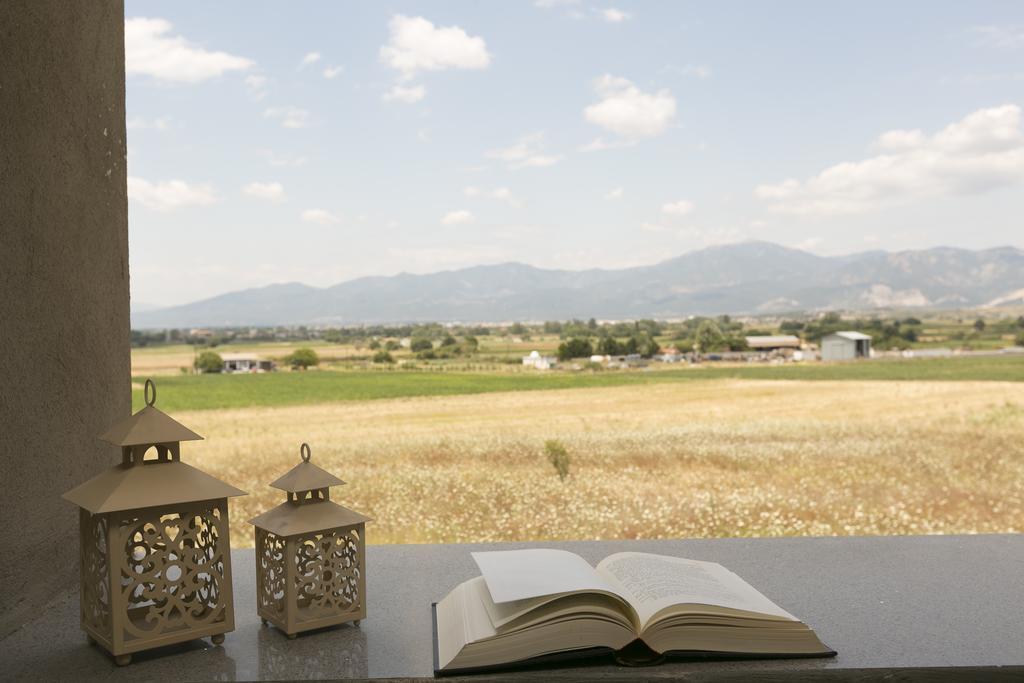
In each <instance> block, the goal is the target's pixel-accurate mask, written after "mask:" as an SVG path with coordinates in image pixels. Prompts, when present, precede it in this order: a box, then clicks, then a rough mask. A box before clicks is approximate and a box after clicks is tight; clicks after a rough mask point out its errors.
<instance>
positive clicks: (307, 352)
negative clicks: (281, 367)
mask: <svg viewBox="0 0 1024 683" xmlns="http://www.w3.org/2000/svg"><path fill="white" fill-rule="evenodd" d="M284 361H285V362H286V363H288V365H290V366H292V367H293V368H301V369H302V370H305V369H307V368H311V367H315V366H317V365H320V356H318V355H316V351H314V350H313V349H310V348H301V349H295V350H294V351H292V352H291V353H290V354H289V355H288V356H286V357H285V359H284Z"/></svg>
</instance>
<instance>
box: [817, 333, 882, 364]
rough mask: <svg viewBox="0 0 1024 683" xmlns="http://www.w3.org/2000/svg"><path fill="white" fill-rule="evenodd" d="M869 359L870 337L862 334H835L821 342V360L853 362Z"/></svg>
mask: <svg viewBox="0 0 1024 683" xmlns="http://www.w3.org/2000/svg"><path fill="white" fill-rule="evenodd" d="M870 357H871V336H870V335H867V334H864V333H862V332H835V333H833V334H829V335H825V337H823V338H822V340H821V359H822V360H824V361H830V360H855V359H857V358H870Z"/></svg>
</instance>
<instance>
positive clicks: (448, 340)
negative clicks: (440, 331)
mask: <svg viewBox="0 0 1024 683" xmlns="http://www.w3.org/2000/svg"><path fill="white" fill-rule="evenodd" d="M458 343H459V342H458V341H457V340H456V339H455V337H453V336H452V335H450V334H446V335H444V339H442V340H441V346H455V345H456V344H458Z"/></svg>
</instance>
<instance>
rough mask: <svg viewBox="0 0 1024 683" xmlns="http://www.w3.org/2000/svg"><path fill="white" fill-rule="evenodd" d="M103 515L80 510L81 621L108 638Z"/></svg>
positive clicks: (107, 577) (107, 579) (107, 589)
mask: <svg viewBox="0 0 1024 683" xmlns="http://www.w3.org/2000/svg"><path fill="white" fill-rule="evenodd" d="M107 525H108V521H107V516H106V515H92V514H89V512H88V511H87V510H84V509H82V510H80V528H81V544H82V552H81V555H80V557H81V562H82V566H81V573H80V576H81V580H82V587H81V603H82V622H83V623H84V624H87V625H88V626H91V627H92V628H94V629H96V630H97V631H99V632H100V633H103V634H105V635H106V637H108V638H109V637H110V634H111V632H112V628H111V626H110V574H109V573H108V572H107V541H108V538H107V535H108V527H107Z"/></svg>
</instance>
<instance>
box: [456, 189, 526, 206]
mask: <svg viewBox="0 0 1024 683" xmlns="http://www.w3.org/2000/svg"><path fill="white" fill-rule="evenodd" d="M462 194H464V195H466V196H467V197H481V198H485V199H495V200H497V201H499V202H505V203H506V204H508V205H509V206H514V207H516V208H519V207H521V206H522V205H523V203H522V202H521V201H519V199H517V198H516V197H515V195H513V194H512V190H510V189H509V188H507V187H496V188H494V189H492V190H485V189H481V188H479V187H475V186H473V185H470V186H468V187H464V188H462Z"/></svg>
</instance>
